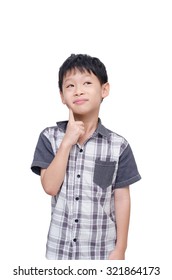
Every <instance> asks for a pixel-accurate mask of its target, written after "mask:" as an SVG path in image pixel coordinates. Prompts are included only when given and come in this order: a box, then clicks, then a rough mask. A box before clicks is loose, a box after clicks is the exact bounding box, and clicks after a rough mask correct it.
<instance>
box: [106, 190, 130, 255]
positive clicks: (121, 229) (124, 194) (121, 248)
mask: <svg viewBox="0 0 172 280" xmlns="http://www.w3.org/2000/svg"><path fill="white" fill-rule="evenodd" d="M114 199H115V216H116V228H117V240H116V245H115V249H114V250H113V251H112V252H111V253H110V255H109V260H124V259H125V251H126V248H127V238H128V228H129V219H130V193H129V187H128V186H127V187H125V188H119V189H116V190H115V194H114Z"/></svg>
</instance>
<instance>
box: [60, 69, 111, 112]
mask: <svg viewBox="0 0 172 280" xmlns="http://www.w3.org/2000/svg"><path fill="white" fill-rule="evenodd" d="M62 90H63V92H61V99H62V102H63V103H64V104H66V105H67V106H68V108H71V109H72V111H73V112H74V113H75V114H82V115H83V114H88V113H91V111H95V110H96V111H97V110H99V107H100V104H101V101H102V98H105V97H106V96H107V95H108V94H109V84H108V83H106V84H103V85H101V84H100V82H99V80H98V78H97V77H96V76H95V75H94V74H93V73H92V72H91V73H89V72H87V71H85V72H82V73H81V72H80V71H79V70H72V71H70V72H67V74H66V76H65V77H64V79H63V85H62Z"/></svg>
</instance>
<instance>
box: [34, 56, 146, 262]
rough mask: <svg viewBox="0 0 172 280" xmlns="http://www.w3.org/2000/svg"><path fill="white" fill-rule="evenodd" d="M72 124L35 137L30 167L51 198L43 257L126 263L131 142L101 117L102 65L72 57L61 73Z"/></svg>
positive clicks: (133, 176) (133, 170) (105, 87)
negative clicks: (103, 121)
mask: <svg viewBox="0 0 172 280" xmlns="http://www.w3.org/2000/svg"><path fill="white" fill-rule="evenodd" d="M59 89H60V96H61V100H62V102H63V104H65V105H66V106H67V107H68V108H69V120H68V121H64V122H58V123H57V125H56V126H54V127H49V128H46V129H45V130H44V131H43V132H42V133H41V134H40V137H39V140H38V143H37V147H36V150H35V154H34V159H33V163H32V166H31V169H32V171H33V172H35V173H36V174H39V175H41V183H42V186H43V188H44V190H45V192H46V193H47V194H49V195H51V196H52V216H51V223H50V228H49V233H48V240H47V250H46V257H47V258H48V259H53V260H55V259H68V260H69V259H104V260H106V259H109V260H124V259H125V250H126V247H127V236H128V226H129V216H130V195H129V185H130V184H132V183H134V182H136V181H138V180H139V179H140V178H141V177H140V175H139V173H138V170H137V166H136V163H135V160H134V156H133V154H132V151H131V148H130V146H129V144H128V142H127V141H126V140H125V139H124V138H123V137H122V136H119V135H118V134H116V133H114V132H112V131H110V130H108V129H107V128H105V127H104V126H103V125H102V124H101V121H100V119H99V118H98V115H99V109H100V104H101V102H102V100H103V99H104V98H105V97H107V96H108V94H109V83H108V77H107V72H106V68H105V66H104V64H103V63H102V62H101V61H100V60H99V59H98V58H95V57H91V56H88V55H82V54H79V55H74V54H72V55H71V56H70V57H69V58H67V59H66V61H65V62H64V63H63V64H62V66H61V67H60V69H59Z"/></svg>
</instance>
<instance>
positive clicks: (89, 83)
mask: <svg viewBox="0 0 172 280" xmlns="http://www.w3.org/2000/svg"><path fill="white" fill-rule="evenodd" d="M91 84H92V83H91V82H89V81H87V82H85V83H84V85H91Z"/></svg>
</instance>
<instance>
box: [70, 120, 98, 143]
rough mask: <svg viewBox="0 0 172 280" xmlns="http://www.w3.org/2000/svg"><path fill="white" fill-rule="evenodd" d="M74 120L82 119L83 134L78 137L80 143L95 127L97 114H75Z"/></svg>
mask: <svg viewBox="0 0 172 280" xmlns="http://www.w3.org/2000/svg"><path fill="white" fill-rule="evenodd" d="M75 120H76V121H82V122H83V123H84V127H85V134H84V135H83V136H82V137H80V138H79V144H80V145H82V144H83V143H84V142H85V141H86V140H87V139H88V138H89V137H90V136H91V135H92V134H93V133H94V131H95V130H96V129H97V125H98V115H97V116H94V117H93V116H81V115H79V116H78V115H75Z"/></svg>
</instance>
